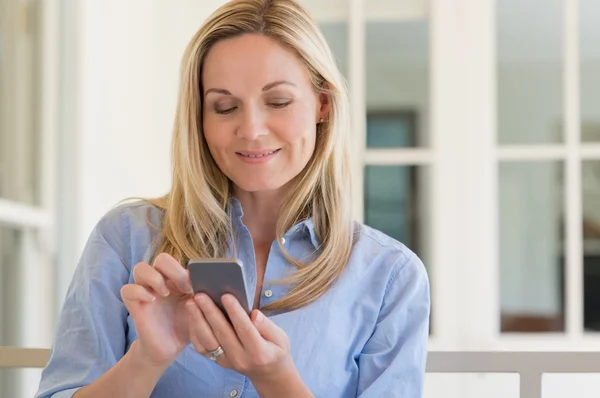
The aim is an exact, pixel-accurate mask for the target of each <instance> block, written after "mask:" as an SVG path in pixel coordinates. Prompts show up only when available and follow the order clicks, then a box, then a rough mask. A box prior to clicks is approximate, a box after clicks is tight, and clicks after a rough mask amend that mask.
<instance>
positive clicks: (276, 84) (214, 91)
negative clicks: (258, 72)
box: [204, 80, 297, 97]
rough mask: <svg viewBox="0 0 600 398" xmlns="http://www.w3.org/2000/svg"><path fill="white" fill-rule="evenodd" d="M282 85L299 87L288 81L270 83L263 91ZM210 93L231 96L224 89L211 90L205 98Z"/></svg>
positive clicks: (205, 94) (206, 93) (207, 91)
mask: <svg viewBox="0 0 600 398" xmlns="http://www.w3.org/2000/svg"><path fill="white" fill-rule="evenodd" d="M282 84H287V85H289V86H294V87H297V86H296V85H295V84H294V83H292V82H289V81H287V80H278V81H276V82H273V83H269V84H267V85H266V86H264V87H263V89H262V91H263V92H264V91H269V90H271V89H272V88H274V87H277V86H279V85H282ZM209 93H216V94H223V95H231V93H230V92H229V91H227V90H225V89H222V88H209V89H208V90H206V92H205V93H204V97H206V96H207V95H208V94H209Z"/></svg>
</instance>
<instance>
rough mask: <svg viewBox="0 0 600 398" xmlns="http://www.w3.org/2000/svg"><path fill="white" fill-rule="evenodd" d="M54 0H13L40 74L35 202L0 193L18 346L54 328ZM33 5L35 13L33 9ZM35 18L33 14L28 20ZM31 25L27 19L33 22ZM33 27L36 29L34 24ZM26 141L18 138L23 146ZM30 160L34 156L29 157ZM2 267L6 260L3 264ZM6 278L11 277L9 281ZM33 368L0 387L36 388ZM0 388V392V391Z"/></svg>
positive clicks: (43, 338)
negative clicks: (13, 241)
mask: <svg viewBox="0 0 600 398" xmlns="http://www.w3.org/2000/svg"><path fill="white" fill-rule="evenodd" d="M59 3H60V0H44V1H42V0H28V1H18V0H16V1H14V5H15V6H16V7H17V12H18V15H21V19H20V23H21V24H22V27H23V29H22V32H21V33H22V34H30V32H38V34H39V39H40V47H39V49H40V51H41V54H40V59H41V64H40V65H43V68H41V67H40V69H38V72H39V73H40V74H41V76H40V81H41V88H40V90H39V91H38V92H39V93H41V95H42V97H41V98H40V103H41V106H40V113H39V114H38V115H36V116H35V117H37V118H38V119H39V120H40V123H39V126H40V130H39V139H40V143H39V148H40V153H39V154H35V155H34V156H37V155H39V156H40V157H41V159H40V160H39V161H38V162H37V167H38V169H37V170H36V175H37V176H39V180H38V181H39V184H40V186H39V187H38V189H39V205H29V204H24V203H19V202H17V201H13V200H8V199H5V198H0V225H2V226H4V227H8V228H10V229H14V230H17V231H19V233H20V241H21V243H22V244H21V247H20V252H19V253H17V255H18V257H19V258H20V259H21V261H20V264H17V265H18V269H17V270H15V271H14V272H11V275H13V277H15V278H16V280H15V281H14V283H15V285H16V286H18V288H17V291H19V292H21V293H22V295H21V296H20V297H18V298H15V301H14V303H15V304H16V305H17V307H18V308H14V309H11V310H14V312H13V314H21V317H20V319H19V320H18V321H17V320H15V319H12V320H9V321H10V322H12V323H14V324H15V325H16V326H15V327H18V329H19V336H20V337H19V340H18V341H17V344H18V347H22V348H24V347H41V348H48V347H50V344H51V340H52V332H53V329H54V300H55V297H54V282H53V281H54V272H55V269H54V256H55V244H54V239H53V237H54V229H55V226H56V222H55V219H56V210H55V206H56V201H55V197H56V193H57V192H56V181H57V178H56V167H55V163H56V160H57V158H56V148H57V141H58V139H57V130H58V122H59V120H58V112H59V87H58V84H59V64H60V54H61V52H60V42H59V32H60V21H59V11H60V4H59ZM36 7H39V10H40V14H41V15H36V14H35V12H34V11H33V10H34V8H36ZM36 17H39V19H37V20H36V19H34V18H36ZM37 23H39V24H40V25H39V26H36V28H35V29H32V28H29V24H37ZM38 28H39V29H38ZM28 144H29V143H24V145H28ZM30 161H32V162H33V161H34V159H31V160H30ZM7 266H8V265H7ZM11 283H12V282H11ZM39 373H40V371H39V370H27V371H23V372H21V373H18V374H16V375H15V379H13V380H12V381H11V384H10V385H6V386H4V388H5V389H6V388H7V389H8V390H6V391H10V392H11V393H15V394H17V393H18V394H20V395H23V396H31V395H33V394H34V393H35V390H36V389H37V383H38V382H39ZM0 393H1V392H0Z"/></svg>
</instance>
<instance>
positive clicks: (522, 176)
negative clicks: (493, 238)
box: [499, 162, 565, 332]
mask: <svg viewBox="0 0 600 398" xmlns="http://www.w3.org/2000/svg"><path fill="white" fill-rule="evenodd" d="M499 178H500V187H499V194H500V198H499V200H500V203H499V205H500V284H501V286H500V304H501V305H500V309H501V314H500V317H501V325H502V331H503V332H550V331H562V330H564V308H565V307H564V291H563V278H564V253H563V247H564V245H563V243H562V239H563V233H562V231H563V228H562V225H563V224H564V221H563V220H562V215H563V211H562V203H563V200H562V196H563V186H564V185H563V178H562V163H560V162H536V163H521V162H515V163H503V164H501V165H500V169H499Z"/></svg>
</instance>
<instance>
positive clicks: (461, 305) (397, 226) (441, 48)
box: [0, 0, 600, 398]
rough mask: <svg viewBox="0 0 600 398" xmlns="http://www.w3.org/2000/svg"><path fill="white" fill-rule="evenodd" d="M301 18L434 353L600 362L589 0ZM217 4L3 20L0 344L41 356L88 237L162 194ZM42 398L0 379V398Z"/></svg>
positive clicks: (23, 9) (109, 5)
mask: <svg viewBox="0 0 600 398" xmlns="http://www.w3.org/2000/svg"><path fill="white" fill-rule="evenodd" d="M300 2H301V3H302V4H304V5H305V6H306V7H307V9H308V10H309V12H310V13H311V14H312V15H313V17H314V18H315V19H316V20H317V22H318V23H319V25H320V27H321V29H322V31H323V33H324V35H325V37H326V39H327V40H328V42H329V44H330V46H331V48H332V50H333V52H334V54H335V56H336V59H337V61H338V65H339V67H340V69H341V70H342V72H343V74H344V75H345V77H346V79H347V81H348V84H349V87H350V91H351V97H352V107H353V108H352V109H353V110H352V115H353V116H352V117H353V123H354V126H353V132H352V137H353V141H354V142H353V145H354V150H355V152H354V158H353V161H354V167H355V170H354V173H353V175H354V176H355V178H356V184H355V185H356V190H355V192H354V200H355V203H356V207H355V209H354V213H355V216H356V218H357V219H359V220H362V221H363V222H365V223H366V224H368V225H371V226H373V227H375V228H378V229H380V230H382V231H384V232H385V233H387V234H389V235H391V236H393V237H395V238H397V239H398V240H400V241H402V242H404V243H405V244H406V245H407V246H409V247H410V248H411V249H413V250H414V251H415V252H416V253H417V254H419V255H420V256H421V258H422V259H423V261H424V262H425V264H426V266H427V269H428V272H429V277H430V280H431V286H432V300H433V302H432V317H431V336H430V349H431V350H436V351H439V350H463V351H464V350H492V351H495V350H512V351H521V350H533V351H557V350H558V351H600V335H599V334H598V332H599V331H600V1H598V0H579V1H578V0H496V1H494V0H325V1H323V0H303V1H300ZM222 3H224V1H218V0H170V1H166V0H102V1H96V0H0V345H4V346H18V347H49V346H50V345H51V344H52V334H53V328H54V324H55V319H56V316H57V313H58V311H59V310H60V307H61V305H62V300H63V298H64V295H65V292H66V289H67V287H68V284H69V282H70V279H71V276H72V274H73V271H74V268H75V266H76V265H77V261H78V257H79V255H80V253H81V250H82V249H83V245H84V243H85V241H86V239H87V236H88V234H89V233H90V231H91V229H92V228H93V226H94V225H95V223H96V222H97V221H98V219H99V218H100V217H101V216H102V215H103V214H104V213H105V212H106V211H108V210H109V209H110V208H111V207H112V206H114V205H116V204H117V202H118V201H120V200H121V199H124V198H125V197H128V196H146V197H148V196H158V195H162V194H164V193H165V192H167V190H168V189H169V185H170V158H169V156H170V139H171V128H172V122H173V116H174V112H175V105H176V99H177V84H178V68H179V62H180V59H181V56H182V54H183V50H184V47H185V46H186V44H187V42H188V40H189V39H190V38H191V36H192V35H193V34H194V32H195V31H196V30H197V29H198V27H199V26H200V25H201V24H202V22H203V21H204V20H205V18H206V17H207V16H208V15H209V13H210V12H211V11H213V10H214V9H215V8H216V7H217V6H218V5H220V4H222ZM547 376H548V377H544V383H545V386H546V387H545V391H546V393H545V397H562V396H565V397H567V396H568V397H587V396H589V397H591V395H585V394H588V393H589V391H594V390H595V391H598V389H599V388H600V377H598V375H590V376H573V377H570V376H569V377H565V376H560V377H559V376H552V375H547ZM38 380H39V371H34V370H21V371H9V370H0V397H21V396H23V397H25V396H32V395H33V393H34V392H35V390H36V387H37V382H38ZM550 387H551V388H550ZM425 394H426V396H427V397H441V396H444V397H461V398H462V397H483V396H485V397H517V396H518V376H513V375H456V376H455V375H448V376H447V375H444V376H442V375H436V374H428V375H427V385H426V392H425Z"/></svg>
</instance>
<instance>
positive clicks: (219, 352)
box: [208, 346, 225, 361]
mask: <svg viewBox="0 0 600 398" xmlns="http://www.w3.org/2000/svg"><path fill="white" fill-rule="evenodd" d="M209 354H210V356H209V357H208V359H210V360H211V361H216V360H217V358H219V357H220V356H221V355H223V354H225V351H223V347H221V346H218V347H217V348H216V349H215V350H214V351H211V352H209Z"/></svg>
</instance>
